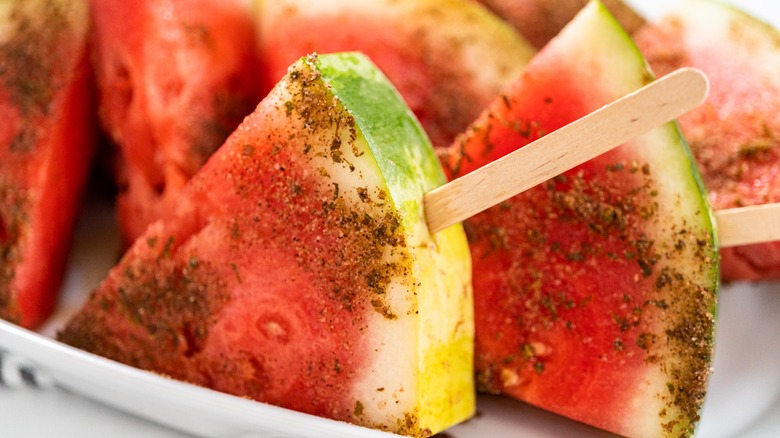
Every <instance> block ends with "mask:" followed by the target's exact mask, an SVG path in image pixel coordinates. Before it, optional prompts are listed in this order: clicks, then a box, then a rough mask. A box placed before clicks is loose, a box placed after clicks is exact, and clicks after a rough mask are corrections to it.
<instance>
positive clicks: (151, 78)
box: [91, 0, 261, 245]
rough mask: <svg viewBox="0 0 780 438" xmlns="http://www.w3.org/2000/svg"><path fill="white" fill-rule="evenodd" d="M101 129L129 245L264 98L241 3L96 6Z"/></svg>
mask: <svg viewBox="0 0 780 438" xmlns="http://www.w3.org/2000/svg"><path fill="white" fill-rule="evenodd" d="M91 14H92V22H93V23H92V33H91V39H92V59H93V65H94V69H95V73H96V77H97V84H98V91H99V93H98V98H99V112H100V120H101V122H102V126H103V128H104V130H105V131H106V133H107V135H108V137H109V139H110V140H111V141H112V142H113V143H114V144H115V145H116V146H117V153H116V160H115V161H116V163H115V167H116V169H115V170H114V173H115V175H116V181H117V185H118V187H119V195H118V199H117V210H118V220H119V227H120V232H121V235H122V238H123V240H124V243H125V245H129V244H130V243H131V242H132V241H133V240H134V239H135V238H136V237H138V236H139V235H140V234H141V233H142V232H143V231H144V230H145V229H146V226H147V225H149V224H150V223H151V222H154V221H155V220H156V219H157V218H158V217H159V216H160V215H161V214H162V212H164V211H166V210H167V209H168V208H170V206H169V204H170V203H171V202H173V201H174V200H175V199H176V198H177V196H178V193H179V190H180V189H181V187H182V186H183V185H184V184H185V183H186V182H187V180H188V179H189V178H190V177H192V175H193V174H194V173H195V172H196V171H197V170H198V169H199V168H200V166H202V165H203V163H205V162H206V160H207V159H208V157H209V156H210V155H211V154H212V153H213V152H214V150H216V149H217V148H218V147H219V146H220V145H221V144H222V143H223V142H224V141H225V139H226V138H227V136H228V135H229V134H230V133H231V132H232V131H233V130H234V129H235V128H236V126H238V124H239V123H240V122H241V120H242V119H243V118H244V116H246V115H247V114H249V113H250V112H251V111H252V109H253V108H254V107H255V105H257V103H258V102H259V101H260V98H261V96H260V89H259V86H258V78H257V75H258V71H259V67H258V66H257V59H256V46H255V29H254V21H253V19H252V14H251V10H250V9H249V8H248V7H247V5H246V4H245V2H244V1H243V0H192V1H181V0H171V1H156V0H142V1H137V2H134V3H133V5H132V7H129V6H128V3H127V2H126V1H123V0H92V1H91Z"/></svg>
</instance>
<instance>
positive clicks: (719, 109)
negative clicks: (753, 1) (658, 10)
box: [636, 0, 780, 280]
mask: <svg viewBox="0 0 780 438" xmlns="http://www.w3.org/2000/svg"><path fill="white" fill-rule="evenodd" d="M636 38H637V39H636V41H637V45H639V47H640V49H642V52H643V53H644V55H645V57H646V58H647V60H648V62H649V63H650V66H651V67H652V68H653V69H654V70H655V72H656V73H657V74H666V73H667V72H669V71H670V70H671V69H673V68H676V67H681V66H695V67H698V68H700V69H702V70H703V71H704V72H705V73H706V74H707V76H708V77H709V78H710V84H711V86H710V95H709V98H708V99H707V101H706V102H705V103H704V104H703V105H702V106H701V107H699V108H697V109H696V110H695V111H692V112H691V113H689V114H686V115H685V116H683V117H681V118H680V127H681V128H682V131H683V134H684V135H685V138H686V139H687V140H688V143H689V144H690V147H691V150H692V151H693V153H694V156H695V157H696V161H697V162H698V164H699V168H700V170H701V172H702V176H703V179H704V183H705V185H706V187H707V189H708V190H709V195H710V201H711V202H712V205H713V207H714V208H716V209H721V208H731V207H740V206H746V205H755V204H764V203H769V202H778V201H780V172H778V163H779V162H780V118H778V117H777V115H778V114H780V75H779V74H778V71H780V33H778V31H777V30H776V29H774V28H772V27H771V26H769V25H767V24H766V23H764V22H761V21H759V20H757V19H756V18H753V17H751V16H749V15H747V14H745V13H744V12H741V11H739V10H737V9H735V8H733V7H732V6H728V5H725V4H722V3H719V2H714V1H704V0H689V1H686V2H682V3H680V4H676V6H675V8H674V10H673V11H670V12H669V14H668V15H667V16H665V17H664V18H663V19H661V20H660V21H659V22H658V23H653V24H652V25H648V26H646V27H645V28H643V29H642V30H641V32H639V33H638V34H637V35H636ZM721 256H722V271H721V273H722V276H723V279H724V280H744V279H748V280H759V279H770V278H773V279H778V278H780V243H778V242H773V243H761V244H755V245H747V246H742V247H736V248H723V249H722V250H721Z"/></svg>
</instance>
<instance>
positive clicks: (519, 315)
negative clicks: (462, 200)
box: [466, 158, 715, 434]
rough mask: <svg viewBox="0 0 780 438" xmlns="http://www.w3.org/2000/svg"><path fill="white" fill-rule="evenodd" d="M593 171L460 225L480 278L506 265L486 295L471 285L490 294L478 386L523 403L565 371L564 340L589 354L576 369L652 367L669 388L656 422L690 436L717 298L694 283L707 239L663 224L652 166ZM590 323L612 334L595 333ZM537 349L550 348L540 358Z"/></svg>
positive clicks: (583, 169) (708, 257) (481, 301)
mask: <svg viewBox="0 0 780 438" xmlns="http://www.w3.org/2000/svg"><path fill="white" fill-rule="evenodd" d="M603 160H605V161H606V158H604V159H603ZM598 161H599V160H596V161H594V162H591V163H588V164H587V165H583V166H580V167H579V168H578V169H575V170H573V171H570V172H567V173H566V174H564V175H562V176H559V177H557V178H554V179H553V180H551V181H549V182H548V183H546V184H545V185H543V186H540V187H536V188H534V189H532V190H529V191H528V192H525V193H523V194H521V195H518V196H516V197H514V198H512V199H510V200H509V201H506V202H504V203H502V204H501V205H500V206H496V207H493V208H492V209H490V210H488V211H486V212H484V213H482V214H480V215H477V216H475V217H473V218H471V219H469V220H468V221H467V223H466V229H467V233H468V234H467V235H468V237H469V240H470V242H471V247H472V256H473V258H474V260H475V268H474V269H475V272H479V270H485V269H488V266H496V265H500V266H503V267H504V268H503V269H502V270H501V272H498V273H493V274H492V276H491V280H490V282H491V286H490V288H489V289H482V288H480V285H479V283H478V282H479V281H481V280H480V277H479V276H477V277H475V282H477V283H475V291H478V292H479V291H482V292H481V293H485V294H491V295H490V298H489V299H486V298H479V297H478V299H477V305H478V306H486V307H485V308H484V309H480V308H479V307H478V308H477V309H476V314H477V318H478V326H477V327H478V330H479V327H480V325H479V318H480V315H481V314H483V312H485V313H487V314H490V315H492V316H491V320H490V321H491V322H490V324H491V325H490V330H491V333H492V335H491V337H490V339H492V340H491V341H487V340H484V339H486V338H485V336H484V335H482V336H480V335H479V332H478V339H483V341H481V342H485V343H488V342H489V343H490V345H491V347H490V349H489V350H483V349H482V348H480V345H479V344H478V345H477V356H476V368H477V380H478V382H477V383H478V386H479V388H480V390H484V391H487V392H491V393H497V392H504V391H506V392H509V393H513V392H514V391H517V392H518V393H520V394H522V391H523V389H522V388H524V387H525V385H527V384H528V383H530V382H533V381H534V379H536V378H544V377H543V376H545V375H546V374H547V373H553V375H558V374H557V373H563V372H564V369H558V367H562V366H563V367H564V368H565V365H564V364H561V363H559V362H557V361H556V356H555V355H556V351H555V350H556V347H555V346H556V344H557V343H558V342H559V340H560V339H561V336H564V335H562V333H567V334H566V335H565V336H566V338H567V339H573V341H574V342H580V343H581V347H578V348H581V349H584V351H589V352H592V353H591V354H592V355H593V356H592V357H593V362H592V363H589V364H588V365H584V364H582V365H580V366H583V367H586V368H587V367H594V368H595V367H598V368H607V369H609V368H611V367H626V366H632V367H638V368H642V367H648V366H649V367H652V368H655V369H656V370H657V372H659V373H660V374H661V375H663V376H664V378H665V379H667V381H668V387H670V388H674V392H673V393H669V394H665V393H659V395H658V397H659V398H660V399H661V400H662V401H663V403H664V406H665V410H664V411H665V413H666V414H665V415H666V417H665V418H664V419H663V423H664V424H667V425H668V427H671V428H672V429H674V430H676V431H681V430H683V429H684V433H683V434H687V433H688V432H689V430H690V431H692V430H693V426H694V425H695V423H696V421H697V420H698V418H699V414H698V411H699V410H700V409H701V405H702V402H703V396H704V391H705V388H706V380H707V377H708V373H709V369H710V363H711V353H712V342H713V339H712V332H713V325H714V320H713V315H712V313H711V312H712V308H713V307H714V302H715V297H714V293H715V292H714V290H711V289H706V288H705V287H704V286H702V285H701V283H700V282H701V279H702V275H701V274H702V273H703V272H705V271H707V270H708V269H709V268H708V266H711V265H712V263H713V260H712V257H713V254H714V252H715V250H714V248H713V247H712V244H711V242H712V240H711V239H712V238H711V236H709V235H700V234H698V232H697V231H695V230H694V229H693V228H691V227H688V226H687V224H686V223H685V221H682V222H680V221H677V220H676V219H675V218H666V217H665V216H663V215H662V214H661V210H660V208H659V187H658V184H657V183H656V181H655V179H654V178H655V175H656V174H657V173H660V172H654V171H653V168H652V166H651V165H650V164H649V163H641V162H635V161H617V162H615V161H612V162H608V163H607V164H606V165H603V164H599V163H598ZM689 267H693V268H690V269H689ZM495 282H499V284H500V286H498V287H499V288H500V289H495V287H496V286H494V284H496V283H495ZM482 287H483V288H484V287H485V286H482ZM594 318H595V319H594ZM597 320H606V321H611V325H608V326H607V325H600V326H599V330H594V328H593V324H594V321H597ZM537 345H551V346H552V347H551V348H550V349H549V351H545V354H544V355H541V354H539V351H540V350H539V348H535V347H533V346H537ZM513 346H514V347H513ZM488 352H489V353H488ZM559 360H560V359H559ZM621 364H622V365H621ZM629 364H630V365H629ZM583 372H589V371H587V370H586V371H583ZM506 376H514V378H512V379H509V380H507V379H506V378H505V377H506ZM510 383H511V385H510ZM615 384H616V385H617V384H618V382H615ZM664 388H665V387H664ZM681 428H682V429H681Z"/></svg>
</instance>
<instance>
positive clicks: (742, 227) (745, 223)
mask: <svg viewBox="0 0 780 438" xmlns="http://www.w3.org/2000/svg"><path fill="white" fill-rule="evenodd" d="M715 220H716V222H717V224H718V240H719V241H720V246H721V248H726V247H730V246H739V245H748V244H751V243H760V242H770V241H773V240H780V202H778V203H774V204H763V205H751V206H749V207H740V208H729V209H725V210H718V211H716V212H715Z"/></svg>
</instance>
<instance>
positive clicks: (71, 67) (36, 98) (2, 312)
mask: <svg viewBox="0 0 780 438" xmlns="http://www.w3.org/2000/svg"><path fill="white" fill-rule="evenodd" d="M88 26H89V17H88V10H87V5H86V4H85V3H84V2H80V1H67V0H57V1H39V0H30V1H24V2H22V1H14V2H7V1H6V2H2V3H0V120H2V123H0V318H3V319H6V320H9V321H12V322H15V323H18V324H21V325H22V326H25V327H35V326H37V325H38V324H40V323H41V322H43V320H44V319H45V318H46V317H48V316H49V314H50V313H51V311H52V310H53V308H54V306H55V303H56V301H57V293H58V291H59V288H60V283H61V281H62V277H63V274H64V271H65V266H66V261H67V256H68V252H69V250H70V244H71V239H72V235H73V227H74V223H75V220H76V216H77V214H78V208H79V205H80V201H81V196H82V193H83V191H84V186H85V183H86V180H87V176H88V173H89V172H88V169H89V165H90V162H91V160H92V155H93V151H94V138H93V137H94V132H95V129H94V120H93V119H94V118H93V117H92V112H93V107H92V100H91V96H90V79H89V78H90V75H89V70H88V62H87V58H86V33H87V28H88ZM54 53H56V54H57V56H56V57H54V56H52V55H53V54H54Z"/></svg>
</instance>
